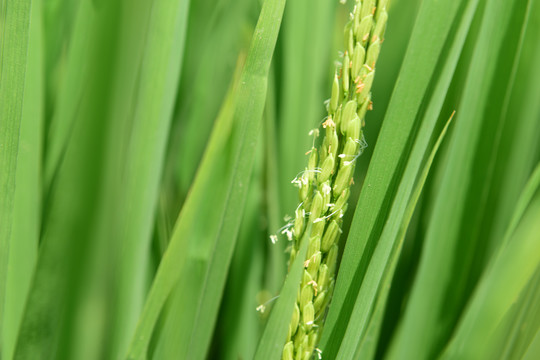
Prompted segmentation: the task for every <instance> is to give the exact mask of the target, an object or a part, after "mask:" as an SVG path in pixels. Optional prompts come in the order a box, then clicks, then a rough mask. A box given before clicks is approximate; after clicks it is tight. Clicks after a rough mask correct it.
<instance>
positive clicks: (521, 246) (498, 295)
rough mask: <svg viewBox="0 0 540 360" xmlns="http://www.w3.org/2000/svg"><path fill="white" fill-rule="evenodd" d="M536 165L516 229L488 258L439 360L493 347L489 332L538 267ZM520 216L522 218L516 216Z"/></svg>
mask: <svg viewBox="0 0 540 360" xmlns="http://www.w3.org/2000/svg"><path fill="white" fill-rule="evenodd" d="M539 185H540V166H539V167H537V169H536V171H535V174H534V175H533V178H532V179H531V181H530V182H529V184H528V185H527V188H526V190H525V192H524V195H523V198H522V200H523V201H525V199H526V198H527V197H529V196H530V193H529V192H530V191H531V190H532V191H534V192H535V194H534V197H533V198H532V199H531V200H530V203H529V204H528V206H527V209H526V210H525V211H524V212H522V211H523V210H522V209H520V208H518V209H517V213H516V216H517V217H519V218H520V220H519V223H518V224H517V226H516V227H515V228H514V229H512V228H509V231H510V232H509V233H508V234H507V237H508V238H509V239H508V241H507V242H506V243H505V244H503V246H502V247H501V248H500V249H499V251H498V252H497V254H496V255H495V256H494V257H493V258H492V261H491V262H490V264H489V265H488V267H487V269H486V271H485V273H484V275H483V276H482V278H481V280H480V282H479V285H478V287H477V289H476V291H475V294H474V296H473V297H472V299H471V302H470V303H469V306H468V307H467V310H466V311H465V313H464V315H463V317H462V319H461V321H460V324H459V326H458V327H457V330H456V332H455V334H454V336H453V338H452V340H451V341H450V343H449V345H448V347H447V348H446V350H445V352H444V354H443V359H482V358H485V356H486V355H487V354H489V352H490V351H491V348H492V347H493V345H494V344H493V340H494V339H493V333H494V332H495V329H496V327H497V325H498V324H499V322H500V321H501V320H502V318H503V316H504V314H505V313H506V312H507V311H508V310H509V308H510V307H511V306H512V304H513V303H514V301H515V299H516V298H517V297H518V296H519V294H520V292H521V291H522V290H523V288H524V287H525V285H526V284H527V282H528V281H529V279H530V278H531V277H532V275H533V274H534V272H535V271H536V270H537V269H538V267H539V264H540V242H539V241H538V222H539V220H540V186H539ZM520 213H522V216H519V215H520Z"/></svg>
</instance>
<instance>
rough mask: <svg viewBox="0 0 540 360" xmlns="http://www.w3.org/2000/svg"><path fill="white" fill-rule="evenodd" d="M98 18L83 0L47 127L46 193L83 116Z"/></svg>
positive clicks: (90, 4) (44, 173)
mask: <svg viewBox="0 0 540 360" xmlns="http://www.w3.org/2000/svg"><path fill="white" fill-rule="evenodd" d="M98 17H99V14H98V13H97V11H96V9H94V8H93V6H92V3H91V1H88V0H80V2H79V4H78V6H77V11H76V12H75V20H74V25H73V33H72V34H71V42H70V44H71V46H70V47H69V51H68V54H67V60H66V61H67V64H66V65H65V69H63V71H65V75H64V77H63V78H62V81H61V85H60V87H59V89H58V95H57V98H56V99H55V100H56V103H55V105H54V110H55V111H54V115H53V117H52V119H51V120H50V123H49V124H48V126H47V127H46V131H47V132H46V134H45V161H44V169H43V177H44V178H43V181H44V189H45V191H46V192H47V193H48V192H50V191H52V189H51V186H53V184H54V180H55V177H56V175H57V172H58V169H59V167H60V164H61V162H62V160H63V158H64V155H65V152H66V147H67V146H68V142H69V139H70V137H71V135H72V133H73V128H74V126H75V123H76V121H77V119H79V118H80V111H81V110H80V109H81V103H82V102H83V97H84V96H85V94H84V91H85V90H86V89H87V87H88V82H89V76H90V74H89V68H90V67H91V66H92V64H91V62H92V60H93V59H94V58H93V57H92V55H91V50H90V49H91V48H92V45H91V44H92V41H93V37H95V34H96V27H97V23H98V22H99V18H98ZM49 51H50V49H49ZM51 66H52V64H51ZM46 195H47V196H49V195H48V194H46Z"/></svg>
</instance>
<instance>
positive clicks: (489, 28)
mask: <svg viewBox="0 0 540 360" xmlns="http://www.w3.org/2000/svg"><path fill="white" fill-rule="evenodd" d="M513 10H514V8H513V4H512V3H508V2H505V1H493V2H488V3H487V4H486V8H485V12H484V16H483V19H482V27H481V30H480V34H479V39H478V42H477V43H476V46H475V50H474V51H475V52H474V56H473V58H472V62H471V65H470V67H469V76H468V78H467V82H466V84H465V89H464V90H463V93H462V100H461V104H460V106H459V107H458V109H457V110H458V116H457V117H456V126H455V128H454V131H453V136H452V141H451V143H450V146H449V149H448V151H449V152H448V160H447V163H446V164H445V168H444V176H443V178H442V182H441V184H440V187H439V188H438V193H437V196H436V198H435V204H434V209H433V210H432V211H433V213H432V215H431V218H430V223H429V226H428V230H427V234H426V239H425V243H424V248H423V251H422V258H421V261H420V265H419V269H418V274H417V276H416V279H415V283H414V285H413V289H412V293H411V295H410V298H409V302H408V305H407V308H406V310H405V314H404V318H403V320H402V321H401V323H400V325H399V329H398V333H397V336H396V337H395V338H394V341H393V344H392V346H391V349H390V353H389V356H390V358H399V357H403V356H405V357H412V358H417V359H424V358H431V357H433V356H435V355H436V354H437V353H438V352H439V351H440V350H441V348H442V347H443V346H444V343H445V341H446V340H447V337H448V336H449V335H450V332H451V330H452V327H453V325H454V324H455V321H456V320H457V317H458V315H459V309H460V307H461V306H462V304H463V302H464V301H465V300H466V294H467V286H469V285H468V284H467V282H469V283H470V282H471V279H472V278H473V277H474V273H471V271H468V270H470V268H471V266H473V265H476V264H474V263H472V262H471V259H472V258H473V257H474V255H475V253H474V252H475V248H476V245H477V243H478V241H479V240H481V239H478V237H475V236H474V234H468V235H464V234H462V233H460V230H461V227H460V225H461V224H462V221H463V222H464V223H467V222H469V224H470V223H471V219H472V218H475V216H476V214H475V213H474V212H473V213H469V214H466V213H465V212H464V209H465V205H466V204H471V199H474V198H476V199H477V200H476V201H477V202H480V201H481V200H482V199H481V196H482V192H481V191H480V192H479V191H478V190H476V191H474V192H468V190H469V187H470V186H471V189H473V188H474V186H480V185H481V184H482V183H483V176H486V177H488V175H487V174H484V173H477V172H476V171H479V169H480V168H481V167H482V164H477V165H476V166H474V167H473V164H474V161H475V159H476V156H479V155H477V152H476V149H477V144H478V143H479V139H480V135H481V134H482V130H483V128H482V126H483V125H485V126H486V128H484V129H486V130H487V128H490V127H492V126H495V125H494V124H493V123H494V122H495V121H493V119H492V118H490V117H486V118H484V116H483V114H484V110H485V109H486V106H487V104H488V96H489V94H490V87H491V86H492V85H493V84H497V86H501V85H502V86H503V88H505V86H506V85H507V84H508V83H511V75H510V74H511V71H510V70H509V72H508V74H507V76H505V77H501V76H500V75H499V74H497V73H496V69H497V66H496V65H497V63H496V62H492V61H489V60H488V59H490V58H492V57H494V56H497V54H499V51H504V52H505V54H508V51H509V50H508V46H505V47H504V48H503V44H504V42H503V40H507V39H505V34H506V30H507V25H508V24H509V21H510V18H511V15H512V13H513ZM518 36H519V33H518ZM512 41H513V42H512V44H513V45H512V49H518V50H519V47H518V46H517V44H519V39H512ZM518 55H519V51H517V52H516V53H512V52H511V51H510V53H509V55H508V56H509V57H510V60H509V61H510V65H511V66H512V64H514V63H515V59H516V58H517V57H518ZM511 68H512V67H510V69H511ZM502 98H503V99H504V95H503V96H502ZM484 120H485V122H484ZM497 120H500V119H497ZM481 150H482V149H480V150H479V151H481ZM484 161H485V159H484ZM473 174H477V175H476V177H474V178H473V177H472V175H473ZM467 195H468V198H467ZM472 205H476V204H472ZM466 230H467V227H464V228H463V231H464V232H465V233H466ZM464 236H469V237H472V239H475V240H467V241H466V242H465V241H464V239H467V237H464ZM469 239H470V238H469ZM457 264H459V266H458V265H457ZM456 266H457V268H456Z"/></svg>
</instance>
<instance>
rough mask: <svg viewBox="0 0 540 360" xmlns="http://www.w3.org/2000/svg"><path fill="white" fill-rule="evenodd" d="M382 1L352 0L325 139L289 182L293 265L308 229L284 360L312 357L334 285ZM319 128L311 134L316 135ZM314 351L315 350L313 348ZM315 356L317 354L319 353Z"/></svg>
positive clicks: (376, 51)
mask: <svg viewBox="0 0 540 360" xmlns="http://www.w3.org/2000/svg"><path fill="white" fill-rule="evenodd" d="M386 3H387V0H380V1H376V0H364V1H361V0H356V4H355V7H354V10H353V12H352V13H351V20H350V21H349V22H348V23H347V25H346V26H345V47H346V51H345V52H344V54H343V62H342V64H341V65H340V66H339V68H338V69H337V70H336V74H335V77H334V82H333V86H332V96H331V98H330V100H329V102H328V104H327V109H328V117H327V118H326V120H325V121H324V123H323V124H322V126H323V130H322V131H323V132H324V140H323V142H322V145H321V147H320V149H319V150H317V149H316V148H315V147H313V148H312V149H311V151H310V157H309V162H308V167H307V168H306V169H305V171H304V172H302V174H301V175H300V176H299V177H297V178H296V179H294V180H293V183H295V184H296V185H297V186H298V187H299V188H300V190H299V194H300V205H299V206H298V208H297V209H296V213H295V215H296V216H295V219H294V221H293V222H292V223H291V227H290V229H286V230H285V231H286V232H287V233H288V236H289V238H290V239H291V240H293V245H292V250H291V257H290V264H292V262H293V260H294V258H295V256H296V254H297V252H298V249H299V245H300V240H301V239H302V237H303V236H304V232H305V231H306V229H307V228H308V224H309V223H311V227H310V229H311V231H310V233H309V234H306V235H307V236H308V238H309V245H308V253H307V256H306V260H305V262H304V273H303V278H302V283H301V286H300V289H299V291H298V297H297V300H296V303H295V305H294V312H293V315H292V319H291V323H290V326H289V333H288V336H287V342H286V344H285V347H284V349H283V359H284V360H292V359H300V360H308V359H310V358H311V356H312V355H313V352H314V350H315V348H316V346H317V342H318V339H319V336H320V334H321V331H322V324H323V320H324V316H325V313H326V309H327V306H328V303H329V302H330V299H331V295H332V290H333V287H334V278H335V271H336V262H337V256H338V245H337V241H338V238H339V235H340V234H341V232H342V230H341V226H342V218H343V215H344V213H345V211H346V209H347V200H348V198H349V193H350V190H349V189H350V186H351V184H352V181H353V180H352V176H353V172H354V166H355V161H356V159H357V157H358V156H359V155H360V154H361V152H362V150H363V149H364V148H365V142H364V137H363V132H362V129H363V127H364V125H365V122H364V116H365V114H366V111H367V110H370V109H371V107H372V103H371V84H372V83H373V77H374V75H375V63H376V61H377V57H378V56H379V51H380V47H381V43H382V41H383V38H382V37H383V35H384V30H385V27H386V20H387V16H388V15H387V12H386ZM318 132H319V130H318V129H317V130H314V131H313V133H314V134H318ZM317 351H318V350H317ZM319 356H320V354H319Z"/></svg>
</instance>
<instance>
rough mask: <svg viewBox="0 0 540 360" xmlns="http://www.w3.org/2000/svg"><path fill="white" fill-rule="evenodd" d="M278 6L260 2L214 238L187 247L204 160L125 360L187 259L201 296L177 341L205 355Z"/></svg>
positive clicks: (146, 337) (202, 198)
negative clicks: (197, 269) (198, 273)
mask: <svg viewBox="0 0 540 360" xmlns="http://www.w3.org/2000/svg"><path fill="white" fill-rule="evenodd" d="M284 6H285V1H284V0H266V1H265V2H264V5H263V8H262V11H261V15H260V17H259V22H258V24H257V27H256V29H255V34H254V36H253V41H252V43H251V47H250V50H249V53H248V56H247V59H246V64H245V66H244V70H243V72H242V75H241V77H240V83H239V86H238V89H237V93H236V97H235V104H234V116H233V126H235V127H236V128H237V130H236V131H235V132H234V136H235V138H234V139H231V141H232V143H233V144H234V147H233V149H232V154H231V155H232V162H231V164H230V166H231V167H230V170H229V171H230V174H231V175H230V177H229V178H228V179H227V181H226V182H224V183H225V184H227V190H226V192H225V204H226V206H225V207H224V209H225V210H224V211H223V212H221V214H220V220H219V222H218V223H217V225H218V231H217V235H216V236H211V237H206V238H204V237H203V238H200V237H199V239H201V240H200V241H188V240H192V239H193V236H196V233H194V232H193V231H194V230H195V231H196V230H197V229H196V228H193V226H194V225H196V221H197V219H195V218H193V214H192V213H191V211H192V210H191V209H192V208H193V209H195V206H196V205H192V204H197V203H210V202H211V201H212V199H211V198H208V197H207V189H206V188H205V187H204V186H201V184H199V185H197V183H198V182H199V177H200V178H201V179H202V180H201V182H202V183H203V185H204V182H207V181H208V177H207V176H208V174H211V165H212V162H213V161H214V159H212V156H210V155H209V156H208V157H209V160H208V163H205V161H204V160H203V165H202V166H201V169H200V170H199V174H198V175H197V180H196V182H195V185H194V187H193V188H192V190H191V194H190V196H189V197H188V199H187V201H186V204H185V205H184V209H185V210H184V211H185V213H184V211H182V212H181V213H180V216H179V219H178V220H177V224H176V226H175V230H174V233H173V237H172V239H171V242H170V245H169V247H168V249H167V251H166V252H165V254H164V256H163V260H162V262H161V264H160V267H159V269H158V272H157V275H156V277H155V280H154V283H153V285H152V288H151V290H150V294H149V296H148V299H147V302H146V305H145V308H144V311H143V314H142V316H141V318H140V320H139V324H138V326H137V331H136V333H135V335H134V337H133V342H132V345H131V348H130V351H129V355H128V357H129V358H136V359H140V358H144V357H145V356H146V355H145V354H146V350H147V346H148V342H149V341H150V336H151V334H152V331H153V328H154V325H155V323H156V320H157V317H158V315H159V313H160V311H161V309H162V307H163V305H164V303H165V300H166V299H167V297H168V296H169V294H170V293H171V291H172V289H173V287H174V286H175V285H176V283H177V282H178V280H179V279H182V278H185V277H190V276H191V274H189V273H188V272H186V269H187V267H186V264H187V262H188V261H189V259H193V260H195V259H202V261H208V265H207V267H206V268H205V270H204V272H203V273H204V277H203V278H202V280H203V283H202V285H203V288H202V289H201V296H200V297H198V296H197V297H196V298H198V300H197V301H195V302H194V304H195V305H196V308H195V309H193V308H191V307H189V308H185V309H180V311H184V312H186V313H189V312H191V313H192V314H194V315H195V318H194V322H193V323H191V324H188V326H189V327H190V328H188V329H186V331H185V334H186V335H187V337H186V338H182V339H180V341H182V342H183V343H186V344H190V346H189V348H187V349H186V350H189V351H190V353H189V354H190V355H189V356H188V358H195V359H197V358H202V357H204V356H205V355H206V351H207V345H208V342H209V341H210V336H211V335H212V330H213V327H214V323H215V319H216V315H217V311H218V306H219V300H220V299H221V294H222V291H223V287H224V286H225V279H226V274H227V269H228V265H229V262H230V258H231V256H232V251H233V249H234V246H235V241H236V237H237V234H238V229H239V226H240V219H241V217H242V213H243V208H244V202H245V198H246V194H247V184H248V183H249V180H248V179H249V177H250V175H251V169H252V164H253V159H254V153H255V151H254V149H255V145H256V140H257V138H258V136H257V134H258V133H259V130H260V125H261V117H262V113H263V108H264V102H265V98H266V90H267V76H268V70H269V68H270V61H271V58H272V54H273V51H274V47H275V43H276V40H277V35H278V32H279V25H280V22H281V16H282V14H283V8H284ZM221 141H223V140H221ZM210 146H211V147H214V148H215V145H214V144H213V142H210ZM216 150H219V147H218V148H217V149H214V150H213V152H214V153H213V154H212V149H209V150H208V152H209V153H210V154H212V155H213V156H215V154H216V152H215V151H216ZM209 166H210V168H209ZM199 227H200V226H199ZM199 317H201V318H200V319H199ZM186 340H187V342H186Z"/></svg>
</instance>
